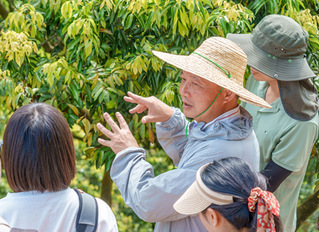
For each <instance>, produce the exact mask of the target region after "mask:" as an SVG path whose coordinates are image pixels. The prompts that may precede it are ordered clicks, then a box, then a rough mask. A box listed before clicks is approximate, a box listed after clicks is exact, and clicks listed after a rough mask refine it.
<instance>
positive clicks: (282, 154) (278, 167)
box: [227, 15, 319, 232]
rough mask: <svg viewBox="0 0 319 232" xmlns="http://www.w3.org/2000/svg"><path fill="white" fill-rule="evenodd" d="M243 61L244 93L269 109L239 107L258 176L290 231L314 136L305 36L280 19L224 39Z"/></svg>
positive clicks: (313, 104) (314, 99) (313, 103)
mask: <svg viewBox="0 0 319 232" xmlns="http://www.w3.org/2000/svg"><path fill="white" fill-rule="evenodd" d="M227 38H228V39H230V40H232V41H233V42H235V43H236V44H237V45H238V46H239V47H241V48H242V49H243V50H244V52H245V53H246V54H247V57H248V66H250V71H251V76H250V77H249V78H248V81H247V84H246V88H247V89H248V90H250V91H252V92H253V93H255V94H256V95H258V96H260V97H261V98H263V99H265V100H266V101H267V102H268V103H269V104H270V105H271V106H272V108H271V109H263V108H260V107H258V106H252V105H248V104H245V103H243V104H242V106H243V107H244V108H245V109H246V110H247V111H248V112H249V113H250V114H251V115H252V116H253V119H254V131H255V133H256V135H257V138H258V141H259V145H260V156H261V157H260V168H261V170H262V171H261V172H262V173H263V174H264V175H265V176H267V177H268V189H269V191H272V192H274V194H275V195H276V197H277V199H278V201H279V202H280V205H281V214H280V216H281V218H282V220H283V224H284V227H285V231H287V232H290V231H295V228H296V208H297V202H298V196H299V191H300V188H301V184H302V181H303V178H304V176H305V172H306V169H307V164H308V160H309V157H310V153H311V150H312V148H313V145H314V143H315V141H316V139H317V136H318V113H317V112H318V108H319V105H318V97H317V95H318V92H317V89H316V88H315V86H314V84H313V82H312V81H311V78H314V77H316V75H315V74H314V73H313V71H312V70H311V69H310V67H309V65H308V63H307V60H306V58H305V53H306V50H307V42H308V33H307V32H306V31H305V30H304V29H303V28H302V27H301V26H300V25H299V24H298V23H297V22H296V21H294V20H293V19H291V18H289V17H286V16H282V15H269V16H266V17H265V18H263V19H262V20H261V21H260V22H259V23H258V24H257V26H256V28H255V29H254V30H253V31H252V33H251V34H228V35H227Z"/></svg>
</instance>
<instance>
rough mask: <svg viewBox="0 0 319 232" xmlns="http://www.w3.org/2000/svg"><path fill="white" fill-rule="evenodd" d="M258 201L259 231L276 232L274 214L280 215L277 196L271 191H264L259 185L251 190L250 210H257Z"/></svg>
mask: <svg viewBox="0 0 319 232" xmlns="http://www.w3.org/2000/svg"><path fill="white" fill-rule="evenodd" d="M257 202H258V211H257V232H264V231H273V232H275V231H276V229H275V222H274V216H273V215H275V216H277V217H279V207H280V206H279V202H278V201H277V199H276V197H275V196H274V194H272V193H271V192H268V191H263V190H262V189H260V188H259V187H256V188H253V189H252V190H251V192H250V196H249V198H248V209H249V211H250V212H255V210H256V203H257Z"/></svg>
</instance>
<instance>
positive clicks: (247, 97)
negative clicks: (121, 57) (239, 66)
mask: <svg viewBox="0 0 319 232" xmlns="http://www.w3.org/2000/svg"><path fill="white" fill-rule="evenodd" d="M152 52H153V54H154V55H155V56H157V57H158V58H160V59H161V60H163V61H165V62H167V63H169V64H171V65H173V66H175V67H177V68H179V69H182V70H185V71H187V72H190V73H192V74H195V75H197V76H199V77H201V78H204V79H206V80H208V81H211V82H213V83H215V84H217V85H219V86H221V87H223V88H226V89H228V90H230V91H232V92H233V93H235V94H236V95H238V96H239V99H240V100H241V101H244V102H247V103H250V104H253V105H256V106H259V107H264V108H271V106H270V105H269V104H268V103H267V102H266V101H265V100H264V99H262V98H260V97H258V96H256V95H255V94H253V93H251V92H250V91H248V90H246V89H245V88H244V87H243V84H242V83H238V82H237V81H236V80H234V79H232V78H228V76H227V75H226V74H225V73H224V72H223V71H222V70H221V69H220V68H218V67H216V68H214V66H212V63H211V62H210V61H207V60H205V59H203V58H201V57H200V56H197V55H194V54H191V55H189V56H184V55H175V54H170V53H165V52H159V51H152Z"/></svg>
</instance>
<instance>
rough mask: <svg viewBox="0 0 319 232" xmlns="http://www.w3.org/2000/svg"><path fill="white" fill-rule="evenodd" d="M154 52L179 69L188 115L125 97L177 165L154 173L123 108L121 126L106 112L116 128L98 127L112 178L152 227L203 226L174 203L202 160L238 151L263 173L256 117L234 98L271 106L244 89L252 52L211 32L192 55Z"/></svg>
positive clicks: (154, 100) (199, 228)
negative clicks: (151, 126)
mask: <svg viewBox="0 0 319 232" xmlns="http://www.w3.org/2000/svg"><path fill="white" fill-rule="evenodd" d="M153 53H154V55H156V56H158V57H159V58H160V59H162V60H164V61H166V62H167V63H169V64H172V65H174V66H176V67H177V68H180V69H182V74H181V83H180V94H181V98H182V101H183V110H184V113H182V112H181V111H180V110H179V109H177V108H173V107H170V106H168V105H166V104H165V103H163V102H162V101H160V100H159V99H157V98H155V97H146V98H145V97H141V96H138V95H135V94H133V93H128V96H126V97H124V100H125V101H127V102H131V103H134V104H137V106H136V107H134V108H133V109H131V110H130V113H142V112H144V111H145V110H148V113H147V115H146V116H144V117H143V118H142V123H150V122H157V124H156V131H157V136H158V141H159V143H160V144H161V146H162V147H163V149H164V150H165V152H166V153H167V155H168V156H169V157H170V158H171V159H172V161H173V163H174V164H175V165H176V166H177V168H176V169H174V170H171V171H168V172H165V173H162V174H161V175H158V176H156V177H155V176H154V170H153V167H152V166H151V165H150V164H149V163H148V162H147V161H146V160H145V150H144V149H142V148H140V147H139V146H138V144H137V142H136V140H135V139H134V137H133V135H132V133H131V132H130V130H129V127H128V125H127V124H126V122H125V120H124V118H123V117H122V116H121V114H120V113H116V117H117V120H118V122H119V126H118V125H117V124H116V123H115V122H114V121H113V119H112V118H111V117H110V116H109V115H108V114H107V113H105V114H104V118H105V120H106V122H107V123H108V124H109V126H110V127H111V130H108V129H106V128H105V127H104V126H102V125H101V124H98V125H97V128H98V129H99V130H100V131H101V132H102V133H103V134H104V135H105V136H106V137H108V138H109V140H104V139H99V140H98V141H99V143H100V144H102V145H104V146H107V147H110V148H111V149H112V150H113V151H114V152H115V153H116V157H115V159H114V161H113V164H112V166H111V172H110V175H111V178H112V180H113V181H114V183H115V184H116V186H117V187H118V189H119V190H120V192H121V194H122V196H123V198H124V201H125V203H126V204H128V205H129V206H130V207H131V208H132V209H133V210H134V212H135V213H136V214H137V215H138V216H139V217H140V218H141V219H143V220H144V221H148V222H157V223H156V226H155V231H185V232H186V231H192V232H193V231H206V229H205V227H204V225H203V224H202V223H201V221H200V218H199V216H198V215H196V216H187V215H182V214H179V213H177V212H176V211H175V210H174V209H173V203H174V202H175V201H176V200H177V199H178V198H179V197H180V196H181V195H182V194H183V192H184V191H185V190H186V189H187V188H188V187H189V186H190V185H191V183H192V182H193V181H194V180H195V176H196V170H197V169H198V168H199V167H201V166H202V165H203V164H205V163H208V162H211V161H213V160H216V159H220V158H223V157H229V156H235V157H239V158H243V159H245V160H246V161H247V162H249V163H250V164H251V165H253V166H254V167H255V169H256V170H258V168H259V167H258V166H259V151H258V142H257V139H256V136H255V134H254V132H253V127H252V118H251V116H250V115H249V114H248V113H247V111H246V110H244V109H243V108H242V107H240V106H239V105H238V101H237V96H238V97H239V98H240V99H242V101H245V102H249V103H251V104H255V105H258V106H262V107H270V106H269V104H268V103H267V102H266V101H264V100H263V99H261V98H260V97H258V96H256V95H254V94H252V93H251V92H249V91H248V90H246V89H245V88H244V87H243V76H244V72H245V69H246V63H247V57H246V55H245V53H244V52H243V51H242V50H241V49H240V48H239V47H238V46H237V45H236V44H235V43H233V42H231V41H230V40H227V39H225V38H220V37H211V38H209V39H206V40H205V41H204V42H203V43H202V44H201V45H200V46H199V47H198V48H197V49H196V50H195V51H194V52H193V53H191V54H190V55H189V56H182V55H173V54H169V53H164V52H158V51H153ZM186 117H187V118H188V120H187V118H186ZM190 119H194V121H192V122H190V121H191V120H190Z"/></svg>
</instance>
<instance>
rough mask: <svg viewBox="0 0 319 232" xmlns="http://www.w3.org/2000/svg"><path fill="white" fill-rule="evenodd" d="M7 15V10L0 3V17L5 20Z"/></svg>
mask: <svg viewBox="0 0 319 232" xmlns="http://www.w3.org/2000/svg"><path fill="white" fill-rule="evenodd" d="M8 14H9V11H8V10H7V8H6V7H5V6H4V5H3V4H2V2H0V15H1V17H2V18H3V19H6V18H7V16H8Z"/></svg>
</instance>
